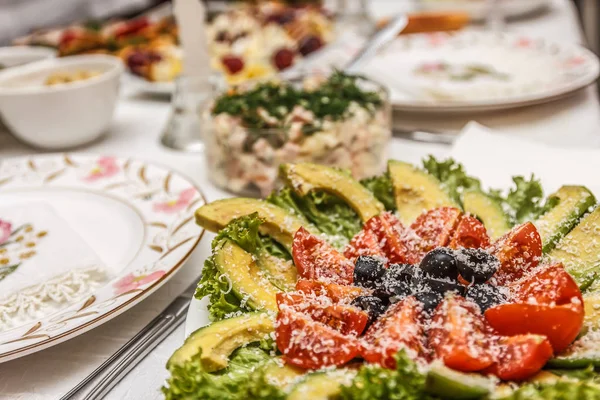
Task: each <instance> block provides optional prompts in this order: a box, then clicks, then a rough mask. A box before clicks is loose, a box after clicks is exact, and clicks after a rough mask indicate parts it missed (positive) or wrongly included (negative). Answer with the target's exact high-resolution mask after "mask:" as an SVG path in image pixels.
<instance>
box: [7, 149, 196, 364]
mask: <svg viewBox="0 0 600 400" xmlns="http://www.w3.org/2000/svg"><path fill="white" fill-rule="evenodd" d="M29 203H31V204H41V203H43V204H44V207H48V208H50V209H52V210H53V212H55V213H56V215H58V216H60V221H63V222H64V223H65V224H66V225H68V226H69V229H71V230H72V231H74V232H75V233H76V234H77V235H79V236H80V237H81V238H82V240H83V241H84V242H85V243H86V244H87V245H88V246H89V247H90V248H91V249H92V251H93V252H94V253H95V254H96V255H97V256H98V258H99V260H100V261H101V264H102V269H103V275H102V276H103V278H102V279H100V278H98V279H100V280H98V281H96V282H93V283H94V284H89V285H87V286H85V285H84V284H85V283H86V281H85V279H80V280H79V281H77V282H75V284H76V285H79V286H76V288H75V287H74V286H73V279H72V276H71V275H69V274H63V275H59V276H55V277H52V279H50V280H47V281H39V280H37V281H36V271H33V270H31V271H29V270H28V263H27V260H24V261H23V262H22V263H21V264H20V265H19V272H20V273H21V274H23V273H24V274H28V275H29V276H31V277H32V284H31V286H30V287H27V288H19V290H18V291H17V292H16V293H11V290H10V289H11V288H10V287H7V282H10V280H9V279H6V280H5V282H4V287H3V290H2V294H0V313H3V317H2V321H0V362H5V361H8V360H11V359H14V358H18V357H22V356H24V355H27V354H30V353H34V352H36V351H39V350H42V349H45V348H47V347H50V346H53V345H55V344H58V343H60V342H63V341H65V340H68V339H70V338H73V337H75V336H77V335H80V334H82V333H84V332H86V331H88V330H90V329H92V328H94V327H96V326H98V325H100V324H102V323H104V322H106V321H108V320H110V319H112V318H114V317H116V316H117V315H119V314H120V313H122V312H123V311H125V310H127V309H129V308H130V307H132V306H133V305H135V304H137V303H139V302H140V301H142V300H143V299H144V298H146V297H147V296H148V295H150V294H151V293H152V292H154V291H155V290H156V289H158V288H159V287H160V286H161V285H163V284H164V283H165V282H166V281H167V280H168V279H169V278H170V277H171V276H172V275H173V274H174V272H175V271H176V270H177V269H178V268H179V267H181V265H182V264H183V263H184V261H185V260H186V259H187V258H188V257H189V255H190V254H191V252H192V250H193V249H194V248H195V247H196V245H197V244H198V242H199V241H200V239H201V237H202V234H203V232H204V231H203V230H202V229H201V228H200V227H198V226H197V225H196V224H195V222H194V210H195V209H196V208H197V207H199V206H201V205H203V204H204V203H205V198H204V196H203V194H202V193H201V191H200V189H199V188H198V187H197V186H196V185H195V184H194V183H193V182H192V181H191V180H189V179H188V178H186V177H184V176H182V175H180V174H179V173H177V172H174V171H172V170H169V169H168V168H165V167H163V166H159V165H156V164H152V163H147V162H144V161H139V160H133V159H125V158H118V157H110V156H95V155H84V154H53V155H40V156H33V157H19V158H12V159H6V160H2V161H1V162H0V210H2V209H5V210H6V209H8V210H10V209H11V207H15V206H19V205H20V206H23V205H24V204H25V205H26V204H29ZM10 219H11V216H10V215H0V240H3V241H4V242H5V243H7V242H8V241H10V240H13V239H14V235H13V237H10V235H11V234H12V232H10V229H13V228H15V225H14V224H13V225H12V228H11V223H10V222H11V221H10ZM30 222H31V226H35V225H36V221H30ZM45 222H46V223H47V221H45ZM2 229H4V230H6V231H7V232H2ZM33 231H34V232H35V230H33ZM57 231H58V230H57ZM44 232H45V233H44V235H46V234H47V235H48V236H51V235H52V227H50V228H49V229H46V230H45V231H44ZM4 233H6V234H4ZM19 236H20V235H19ZM60 239H61V238H60V237H59V238H54V239H53V240H60ZM14 241H15V242H16V239H14ZM9 245H10V244H9ZM7 246H8V245H5V246H4V247H7ZM47 247H48V246H46V248H47ZM45 251H46V252H47V253H46V254H36V255H35V257H40V258H43V257H47V258H48V259H49V260H50V259H54V260H57V259H58V260H60V256H61V255H60V254H52V252H51V250H45ZM39 252H40V253H43V251H42V250H39ZM48 252H49V253H48ZM35 264H36V265H38V266H39V265H40V262H39V260H38V262H37V263H35ZM42 264H43V263H42ZM29 268H31V267H29ZM67 275H68V276H69V277H70V278H68V279H67V278H66V276H67ZM63 276H64V278H63ZM9 278H10V277H9ZM0 284H2V281H1V280H0ZM82 285H83V286H82Z"/></svg>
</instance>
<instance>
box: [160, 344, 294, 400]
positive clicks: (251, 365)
mask: <svg viewBox="0 0 600 400" xmlns="http://www.w3.org/2000/svg"><path fill="white" fill-rule="evenodd" d="M272 362H274V361H273V358H272V357H271V356H270V355H269V353H266V352H265V351H263V350H261V349H260V348H259V347H255V346H248V347H242V348H240V349H238V350H236V351H235V352H234V353H233V354H232V356H231V358H230V359H229V364H228V366H227V368H225V369H223V370H221V371H217V372H212V373H209V372H206V371H204V369H203V368H202V363H201V361H200V357H199V355H196V356H194V357H192V359H191V360H189V361H187V362H186V363H185V364H183V365H176V366H174V367H172V368H171V371H170V372H171V376H170V377H169V379H168V380H167V382H166V385H165V386H164V387H163V388H162V392H163V394H164V395H165V399H166V400H180V399H203V400H217V399H218V400H247V399H257V400H260V399H265V400H266V399H274V400H278V399H283V398H284V396H283V394H282V393H281V390H280V389H278V388H276V387H274V386H272V385H269V384H268V383H267V382H266V380H265V379H264V378H262V379H261V376H262V375H261V371H262V367H264V366H266V365H269V364H270V363H272Z"/></svg>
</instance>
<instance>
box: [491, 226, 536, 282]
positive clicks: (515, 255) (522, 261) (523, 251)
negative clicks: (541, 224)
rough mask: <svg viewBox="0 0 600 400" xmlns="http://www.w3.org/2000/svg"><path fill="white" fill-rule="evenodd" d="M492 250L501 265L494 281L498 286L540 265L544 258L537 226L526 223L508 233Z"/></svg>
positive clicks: (514, 279) (493, 245)
mask: <svg viewBox="0 0 600 400" xmlns="http://www.w3.org/2000/svg"><path fill="white" fill-rule="evenodd" d="M490 250H491V253H492V254H493V255H494V256H496V257H497V258H498V260H500V263H501V266H500V269H499V270H498V272H496V274H495V275H494V278H493V279H494V280H495V281H496V283H498V284H501V285H502V284H507V283H510V282H514V281H516V280H517V279H519V278H521V277H522V276H523V275H524V274H526V273H527V272H528V271H530V270H531V269H533V268H534V267H535V266H537V265H538V263H539V262H540V259H541V257H542V239H541V238H540V234H539V233H538V231H537V229H536V227H535V225H533V224H532V223H531V222H526V223H524V224H522V225H519V226H516V227H514V228H513V229H512V230H511V231H510V232H507V233H506V234H505V235H504V236H502V237H501V238H500V239H498V240H497V241H496V242H495V243H494V244H492V246H491V248H490Z"/></svg>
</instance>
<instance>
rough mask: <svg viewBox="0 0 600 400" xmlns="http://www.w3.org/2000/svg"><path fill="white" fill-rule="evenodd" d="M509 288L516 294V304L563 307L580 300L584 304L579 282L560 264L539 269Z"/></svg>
mask: <svg viewBox="0 0 600 400" xmlns="http://www.w3.org/2000/svg"><path fill="white" fill-rule="evenodd" d="M509 287H510V288H511V290H512V291H513V292H515V302H520V303H535V304H556V305H561V304H568V303H572V302H574V301H575V299H578V300H579V303H581V304H583V297H582V296H581V290H579V286H578V285H577V282H575V280H574V279H573V277H572V276H571V275H570V274H569V273H568V272H567V271H565V269H564V267H563V265H562V264H560V263H558V264H554V265H550V266H547V267H543V269H541V270H540V269H539V268H538V269H536V270H535V271H533V272H532V273H531V274H530V275H529V276H525V277H523V278H522V279H520V280H518V281H517V282H515V283H514V284H511V285H509Z"/></svg>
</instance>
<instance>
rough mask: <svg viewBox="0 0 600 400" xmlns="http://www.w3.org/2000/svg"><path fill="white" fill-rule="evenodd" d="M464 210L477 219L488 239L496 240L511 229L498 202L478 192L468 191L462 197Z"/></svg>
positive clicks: (506, 216)
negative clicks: (481, 223)
mask: <svg viewBox="0 0 600 400" xmlns="http://www.w3.org/2000/svg"><path fill="white" fill-rule="evenodd" d="M462 201H463V207H464V210H465V211H466V212H468V213H470V214H473V215H475V216H476V217H478V218H479V219H480V220H481V221H482V222H483V225H485V229H486V230H487V233H488V235H489V236H490V239H492V240H494V239H498V238H499V237H501V236H502V235H504V234H505V233H506V232H508V231H509V230H510V228H511V224H510V221H509V219H508V215H506V213H505V212H504V210H503V209H502V205H501V204H500V203H498V201H497V200H496V199H494V198H492V197H490V196H488V195H487V194H485V193H483V192H482V191H480V190H469V191H466V192H465V193H463V196H462Z"/></svg>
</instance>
